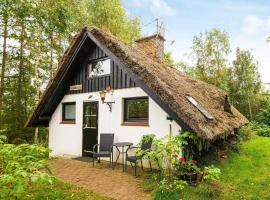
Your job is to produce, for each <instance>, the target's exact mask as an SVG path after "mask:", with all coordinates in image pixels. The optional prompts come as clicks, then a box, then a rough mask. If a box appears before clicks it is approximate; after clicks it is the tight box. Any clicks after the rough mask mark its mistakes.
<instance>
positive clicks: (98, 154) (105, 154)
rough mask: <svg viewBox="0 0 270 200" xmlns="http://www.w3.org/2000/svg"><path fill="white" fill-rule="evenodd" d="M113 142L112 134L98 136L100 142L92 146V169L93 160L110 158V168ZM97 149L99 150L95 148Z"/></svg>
mask: <svg viewBox="0 0 270 200" xmlns="http://www.w3.org/2000/svg"><path fill="white" fill-rule="evenodd" d="M113 140H114V134H113V133H101V134H100V141H99V144H95V145H94V146H93V151H91V153H92V154H93V167H94V166H95V158H98V159H99V161H100V158H110V167H111V166H112V162H113ZM97 147H99V148H97Z"/></svg>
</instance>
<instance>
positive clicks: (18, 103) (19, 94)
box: [16, 21, 24, 125]
mask: <svg viewBox="0 0 270 200" xmlns="http://www.w3.org/2000/svg"><path fill="white" fill-rule="evenodd" d="M23 43H24V22H23V21H22V22H21V34H20V53H19V59H20V61H19V75H18V88H17V101H16V110H17V112H16V117H17V119H21V112H22V109H21V107H22V78H23ZM19 121H20V120H19ZM17 123H19V122H17ZM17 125H19V124H17Z"/></svg>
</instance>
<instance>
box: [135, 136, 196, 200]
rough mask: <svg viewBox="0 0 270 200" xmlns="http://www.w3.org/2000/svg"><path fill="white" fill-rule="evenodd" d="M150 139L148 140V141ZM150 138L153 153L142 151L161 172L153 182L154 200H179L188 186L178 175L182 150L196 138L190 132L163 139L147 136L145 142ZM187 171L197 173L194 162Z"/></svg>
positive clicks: (188, 166)
mask: <svg viewBox="0 0 270 200" xmlns="http://www.w3.org/2000/svg"><path fill="white" fill-rule="evenodd" d="M147 138H148V139H147ZM149 138H151V139H153V145H152V149H151V151H142V152H140V154H141V155H144V156H145V157H146V158H148V159H150V160H154V161H156V162H157V164H158V167H159V172H158V173H157V174H155V175H154V176H153V177H152V179H153V181H151V182H152V183H154V185H152V187H153V188H154V193H153V198H154V199H178V198H179V195H180V194H181V193H180V192H181V191H182V190H183V189H184V186H185V185H186V184H187V183H186V182H185V181H182V180H180V177H179V173H177V170H178V169H177V167H176V165H177V163H179V162H180V161H179V160H178V157H179V155H180V154H181V151H182V150H181V149H182V148H184V147H186V146H188V141H189V140H193V139H194V136H193V135H192V134H190V133H188V132H185V133H182V134H178V135H175V136H173V135H171V134H168V135H166V136H165V137H163V138H161V139H157V138H155V137H154V135H148V136H145V138H144V139H142V140H144V141H148V140H149ZM186 169H189V170H191V171H193V172H195V171H196V172H197V171H198V170H199V169H198V168H196V165H195V163H194V162H192V161H191V162H187V163H186Z"/></svg>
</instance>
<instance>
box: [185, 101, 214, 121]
mask: <svg viewBox="0 0 270 200" xmlns="http://www.w3.org/2000/svg"><path fill="white" fill-rule="evenodd" d="M186 98H187V100H188V101H189V102H190V103H191V104H192V105H194V106H195V107H196V108H197V109H198V110H199V111H200V112H201V113H202V114H203V115H204V116H205V117H206V118H207V119H214V117H213V116H212V115H211V114H210V113H209V112H207V110H205V108H204V107H203V106H202V105H201V104H200V103H199V102H197V101H196V100H195V99H194V98H193V97H192V96H186Z"/></svg>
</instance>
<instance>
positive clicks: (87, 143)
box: [82, 102, 98, 156]
mask: <svg viewBox="0 0 270 200" xmlns="http://www.w3.org/2000/svg"><path fill="white" fill-rule="evenodd" d="M97 142H98V102H84V103H83V149H82V155H83V156H92V154H90V153H89V151H93V146H94V145H95V144H97Z"/></svg>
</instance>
